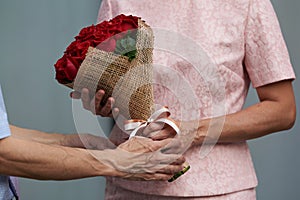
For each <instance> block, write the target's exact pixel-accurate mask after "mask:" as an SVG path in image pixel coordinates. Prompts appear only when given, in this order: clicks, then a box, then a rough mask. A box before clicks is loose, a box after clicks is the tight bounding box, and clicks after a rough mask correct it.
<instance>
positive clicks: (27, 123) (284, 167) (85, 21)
mask: <svg viewBox="0 0 300 200" xmlns="http://www.w3.org/2000/svg"><path fill="white" fill-rule="evenodd" d="M272 2H273V5H274V8H275V10H276V11H277V14H278V17H279V21H280V22H281V27H282V31H283V33H284V36H285V38H286V42H287V45H288V48H289V51H290V55H291V60H292V63H293V65H294V69H295V71H296V74H298V75H299V74H300V70H299V65H300V56H299V52H300V40H299V38H298V37H299V35H300V25H299V13H298V12H299V10H300V1H298V0H285V1H280V0H273V1H272ZM99 5H100V1H99V0H85V1H82V0H72V1H71V0H51V1H49V0H26V1H20V0H19V1H17V0H1V2H0V83H1V85H2V90H3V93H4V97H5V101H6V106H7V110H8V113H9V119H10V122H11V123H13V124H16V125H19V126H23V127H28V128H36V129H40V130H44V131H48V132H63V133H70V132H75V126H74V122H73V118H72V104H71V100H70V99H69V97H68V93H69V90H68V89H67V88H64V87H62V86H59V85H58V84H57V83H56V82H55V81H54V73H53V67H52V66H53V63H54V62H55V61H56V59H57V58H58V57H59V56H61V52H62V51H63V50H64V48H65V47H66V45H67V44H69V43H70V42H71V40H72V37H73V36H74V35H76V34H77V33H78V31H79V29H80V28H81V27H83V26H87V25H90V24H92V23H95V22H96V17H97V11H98V8H99ZM299 82H300V81H299V80H296V81H295V82H294V86H295V92H296V97H297V106H298V108H299V107H300V98H299V97H300V96H299V95H300V92H299V87H300V86H299ZM256 101H257V97H256V94H255V91H253V90H251V91H250V94H249V97H248V100H247V104H246V106H248V105H251V104H253V103H255V102H256ZM298 116H300V114H299V109H298ZM106 123H107V124H108V125H106V127H105V129H106V131H107V130H109V127H110V126H109V125H110V123H109V121H104V123H103V124H106ZM299 131H300V123H299V119H298V121H297V123H296V125H295V127H294V128H293V129H292V130H290V131H286V132H282V133H281V134H273V135H271V136H267V137H264V138H260V139H257V140H253V141H250V142H249V144H250V148H251V151H252V155H253V160H254V163H255V167H256V171H257V174H258V177H259V182H260V183H259V187H258V189H257V193H258V194H257V196H258V199H259V200H282V199H291V200H294V199H299V193H298V192H299V189H300V184H299V181H300V172H299V169H300V156H299V154H298V152H299V151H300V147H299V145H298V144H299V141H300V135H299V133H298V132H299ZM16 148H17V147H16ZM104 185H105V181H104V179H103V178H89V179H83V180H76V181H65V182H52V181H45V182H40V181H33V180H28V179H21V195H22V197H23V198H22V199H24V200H36V199H43V200H53V199H65V200H68V199H70V200H71V199H72V200H76V199H89V200H96V199H97V200H99V199H103V192H104Z"/></svg>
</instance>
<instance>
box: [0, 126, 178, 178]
mask: <svg viewBox="0 0 300 200" xmlns="http://www.w3.org/2000/svg"><path fill="white" fill-rule="evenodd" d="M17 129H18V128H17ZM15 130H16V129H15ZM15 130H14V131H15ZM18 130H22V132H23V133H26V130H27V129H18ZM29 134H31V133H29ZM41 134H42V135H44V134H46V133H41ZM45 136H47V134H46V135H45ZM169 142H170V141H167V140H165V141H157V142H155V141H152V140H151V139H146V138H134V139H132V140H128V141H126V142H125V143H124V144H123V146H122V147H118V148H115V149H108V150H102V151H99V150H86V149H82V148H71V147H64V146H59V145H52V144H51V145H49V144H43V143H40V142H35V141H33V140H27V139H25V140H24V139H21V138H16V137H14V136H12V137H7V138H4V139H1V140H0V147H1V148H0V174H4V175H11V176H19V177H26V178H33V179H39V180H70V179H78V178H85V177H91V176H116V177H123V178H127V179H134V180H168V179H170V178H171V177H172V176H173V174H174V173H176V172H178V171H180V170H181V169H182V168H183V166H182V164H183V162H184V158H183V157H180V156H178V155H171V154H168V155H167V154H162V153H160V152H158V154H155V155H152V154H147V153H150V152H152V151H156V150H158V149H159V148H162V147H163V146H165V145H166V144H168V143H169ZM120 156H121V157H120ZM124 157H126V159H124ZM178 158H179V159H178ZM176 159H177V160H176ZM104 162H105V163H104ZM171 162H173V163H171ZM115 163H118V165H115ZM162 163H163V164H162ZM170 163H171V164H170ZM133 171H134V173H132V172H133Z"/></svg>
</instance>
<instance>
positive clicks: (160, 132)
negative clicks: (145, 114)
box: [142, 118, 180, 140]
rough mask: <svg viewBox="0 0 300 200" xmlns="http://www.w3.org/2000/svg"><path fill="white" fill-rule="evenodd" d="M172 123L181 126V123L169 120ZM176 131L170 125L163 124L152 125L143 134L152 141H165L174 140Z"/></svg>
mask: <svg viewBox="0 0 300 200" xmlns="http://www.w3.org/2000/svg"><path fill="white" fill-rule="evenodd" d="M168 119H169V120H170V121H172V122H173V123H175V124H176V125H177V127H179V126H180V122H178V121H175V120H173V119H171V118H168ZM176 134H177V133H176V131H175V130H174V129H173V128H172V127H171V126H170V125H168V124H165V123H162V122H152V123H150V124H149V125H148V126H147V127H146V128H145V129H144V130H143V132H142V135H143V136H144V137H149V138H151V139H152V140H164V139H167V138H174V136H175V135H176Z"/></svg>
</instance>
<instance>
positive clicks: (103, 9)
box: [97, 0, 112, 23]
mask: <svg viewBox="0 0 300 200" xmlns="http://www.w3.org/2000/svg"><path fill="white" fill-rule="evenodd" d="M111 18H112V9H111V5H110V1H109V0H102V2H101V5H100V9H99V12H98V18H97V22H98V23H100V22H102V21H105V20H110V19H111Z"/></svg>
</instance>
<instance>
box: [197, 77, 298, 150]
mask: <svg viewBox="0 0 300 200" xmlns="http://www.w3.org/2000/svg"><path fill="white" fill-rule="evenodd" d="M257 94H258V96H259V99H260V102H259V103H257V104H255V105H253V106H250V107H249V108H246V109H244V110H242V111H240V112H237V113H234V114H230V115H227V116H226V117H225V123H224V127H223V129H222V132H221V135H220V138H219V140H218V141H219V142H240V141H245V140H249V139H254V138H258V137H262V136H265V135H267V134H270V133H274V132H278V131H282V130H287V129H290V128H291V127H292V126H293V125H294V122H295V119H296V106H295V97H294V92H293V87H292V84H291V81H281V82H277V83H273V84H269V85H266V86H262V87H259V88H257ZM209 123H210V120H209V119H208V120H203V121H201V122H200V127H199V129H198V131H197V134H196V138H195V144H201V143H202V141H203V139H204V137H205V136H206V133H207V130H208V126H209ZM213 126H214V125H213ZM211 139H213V140H215V139H217V138H211Z"/></svg>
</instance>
